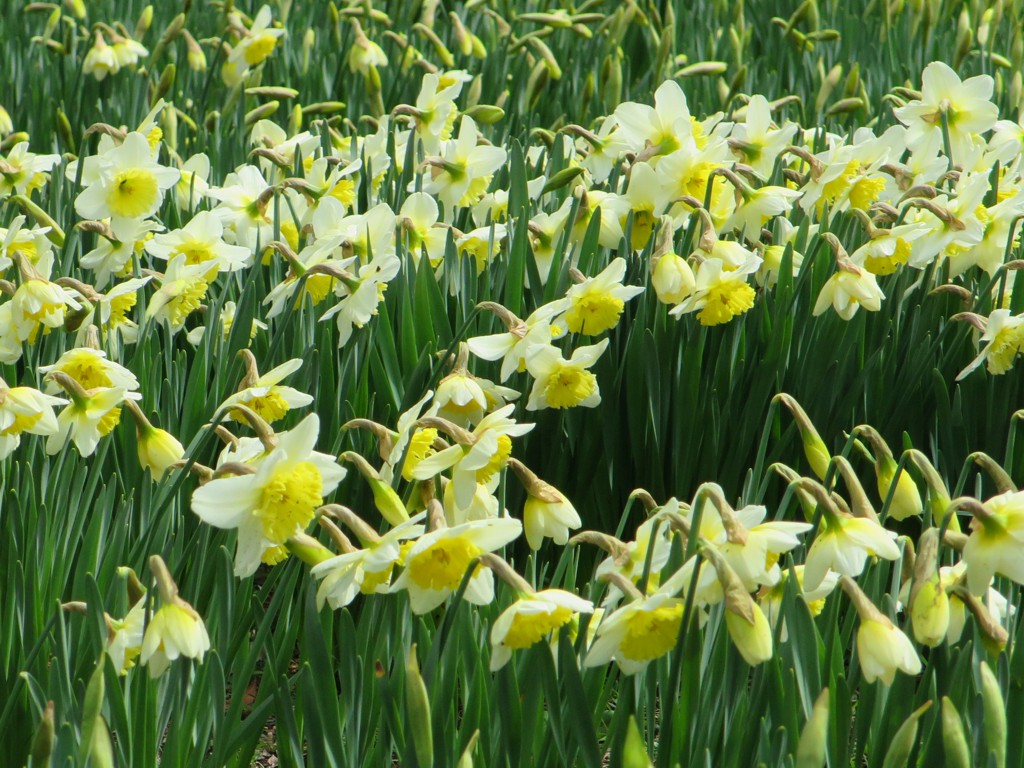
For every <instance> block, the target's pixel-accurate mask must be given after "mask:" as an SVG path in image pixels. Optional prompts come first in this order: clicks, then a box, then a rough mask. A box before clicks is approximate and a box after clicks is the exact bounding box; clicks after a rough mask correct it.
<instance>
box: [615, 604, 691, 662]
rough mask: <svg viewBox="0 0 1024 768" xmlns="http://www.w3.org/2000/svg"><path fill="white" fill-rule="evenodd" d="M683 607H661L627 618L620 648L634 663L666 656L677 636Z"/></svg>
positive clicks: (677, 605) (678, 605)
mask: <svg viewBox="0 0 1024 768" xmlns="http://www.w3.org/2000/svg"><path fill="white" fill-rule="evenodd" d="M682 620H683V606H682V605H681V604H676V605H662V606H659V607H658V608H655V609H654V610H653V611H636V612H635V613H634V614H633V615H632V616H630V617H629V620H628V622H627V627H626V636H625V637H623V638H622V644H621V645H620V646H619V648H620V650H621V651H622V655H623V656H625V657H626V658H627V659H631V660H633V661H650V660H651V659H656V658H658V657H659V656H662V655H664V654H666V653H668V652H669V651H670V650H672V648H673V647H674V646H675V644H676V639H677V638H678V637H679V625H680V624H681V623H682Z"/></svg>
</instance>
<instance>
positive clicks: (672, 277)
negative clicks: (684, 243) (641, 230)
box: [651, 253, 697, 304]
mask: <svg viewBox="0 0 1024 768" xmlns="http://www.w3.org/2000/svg"><path fill="white" fill-rule="evenodd" d="M651 285H653V286H654V293H655V295H656V296H657V297H658V301H660V302H661V303H663V304H679V303H680V302H681V301H683V300H684V299H685V298H686V297H688V296H689V295H690V294H692V293H693V292H694V290H696V287H697V282H696V280H695V279H694V276H693V270H692V269H690V265H689V264H688V263H687V261H686V259H684V258H683V257H682V256H680V255H679V254H676V253H666V254H665V255H663V256H662V257H661V258H659V259H658V260H657V261H656V262H655V264H654V269H653V270H652V272H651Z"/></svg>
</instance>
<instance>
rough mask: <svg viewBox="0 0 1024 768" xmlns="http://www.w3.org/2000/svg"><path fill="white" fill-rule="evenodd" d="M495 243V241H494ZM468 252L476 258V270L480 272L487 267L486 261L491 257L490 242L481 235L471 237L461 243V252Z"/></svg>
mask: <svg viewBox="0 0 1024 768" xmlns="http://www.w3.org/2000/svg"><path fill="white" fill-rule="evenodd" d="M495 245H497V243H495ZM467 253H468V254H469V255H470V256H472V257H473V258H474V259H476V271H477V274H480V273H481V272H483V271H484V270H485V269H487V261H488V259H490V258H491V255H492V254H491V248H490V242H489V241H488V240H486V239H484V238H482V237H471V238H470V239H469V240H467V241H466V242H464V243H463V244H462V254H467Z"/></svg>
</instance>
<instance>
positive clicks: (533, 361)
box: [526, 339, 608, 411]
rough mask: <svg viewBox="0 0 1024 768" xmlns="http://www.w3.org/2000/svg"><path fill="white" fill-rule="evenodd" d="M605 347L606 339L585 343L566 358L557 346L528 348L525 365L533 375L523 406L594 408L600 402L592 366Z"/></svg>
mask: <svg viewBox="0 0 1024 768" xmlns="http://www.w3.org/2000/svg"><path fill="white" fill-rule="evenodd" d="M607 348H608V339H602V340H601V341H600V342H598V343H597V344H591V345H590V346H588V347H577V348H576V349H575V350H574V351H573V353H572V357H570V358H569V359H568V360H566V359H565V358H564V357H562V353H561V352H560V351H559V350H558V349H557V348H556V347H553V346H551V345H550V344H548V345H538V346H535V347H532V348H530V350H529V351H528V353H527V357H526V368H527V370H528V371H529V372H530V375H531V376H533V377H534V382H533V389H531V390H530V400H529V402H527V404H526V410H528V411H536V410H538V409H541V408H574V407H576V406H580V407H583V408H593V407H594V406H596V405H598V404H599V403H600V402H601V391H600V389H599V388H598V386H597V376H595V375H594V374H593V373H591V372H590V371H589V370H588V369H589V368H591V367H592V366H593V365H594V364H595V363H596V362H597V360H598V358H600V357H601V355H602V354H603V353H604V351H605V350H606V349H607Z"/></svg>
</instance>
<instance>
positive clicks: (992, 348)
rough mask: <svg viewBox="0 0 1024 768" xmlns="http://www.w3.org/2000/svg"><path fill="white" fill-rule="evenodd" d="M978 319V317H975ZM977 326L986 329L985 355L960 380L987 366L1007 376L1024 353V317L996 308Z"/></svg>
mask: <svg viewBox="0 0 1024 768" xmlns="http://www.w3.org/2000/svg"><path fill="white" fill-rule="evenodd" d="M975 317H977V316H975ZM977 324H978V325H979V326H982V327H983V328H984V332H983V333H982V335H981V337H980V338H979V340H978V341H979V342H981V343H984V342H988V343H987V344H985V346H984V347H982V350H981V352H979V353H978V356H977V357H975V358H974V359H973V360H972V361H971V362H970V363H969V364H968V366H967V367H966V368H964V369H963V370H962V371H960V373H959V374H958V375H957V377H956V380H957V381H960V380H961V379H964V378H966V377H967V375H968V374H969V373H971V371H973V370H974V369H976V368H978V367H980V366H981V365H982V364H983V363H984V364H985V367H986V368H988V371H989V373H991V374H994V375H999V374H1003V373H1006V372H1007V371H1009V370H1010V369H1011V368H1012V367H1013V364H1014V362H1016V360H1017V357H1018V356H1019V355H1021V354H1024V315H1014V314H1012V313H1011V312H1010V310H1008V309H995V310H992V314H990V315H989V316H988V318H987V319H985V318H980V317H978V318H977Z"/></svg>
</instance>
